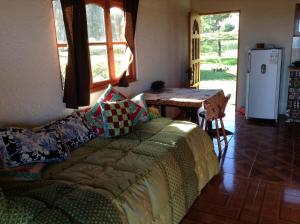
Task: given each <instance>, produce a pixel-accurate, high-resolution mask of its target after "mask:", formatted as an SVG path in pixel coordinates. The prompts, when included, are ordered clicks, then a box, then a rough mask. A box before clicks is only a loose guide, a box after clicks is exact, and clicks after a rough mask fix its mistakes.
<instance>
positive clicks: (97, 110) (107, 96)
mask: <svg viewBox="0 0 300 224" xmlns="http://www.w3.org/2000/svg"><path fill="white" fill-rule="evenodd" d="M125 99H127V97H126V96H124V95H123V94H122V93H120V92H119V91H117V90H116V89H114V88H112V86H111V85H109V86H108V87H107V89H106V90H105V91H104V93H103V94H102V95H101V96H100V97H99V99H98V100H97V103H96V104H95V105H94V106H93V107H92V108H91V114H92V115H93V116H94V118H95V117H96V118H98V119H100V118H99V115H100V114H102V113H101V106H100V102H114V101H121V100H125ZM128 103H129V110H130V114H131V119H132V124H133V125H137V124H139V123H140V122H144V120H145V119H146V115H145V111H144V110H143V108H142V107H141V106H140V105H138V104H136V103H135V102H133V101H131V100H129V101H128ZM90 116H91V115H90Z"/></svg>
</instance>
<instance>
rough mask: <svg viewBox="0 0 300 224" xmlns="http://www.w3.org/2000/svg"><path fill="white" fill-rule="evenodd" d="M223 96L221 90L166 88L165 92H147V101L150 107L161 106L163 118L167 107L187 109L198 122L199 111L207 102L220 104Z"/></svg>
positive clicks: (192, 118)
mask: <svg viewBox="0 0 300 224" xmlns="http://www.w3.org/2000/svg"><path fill="white" fill-rule="evenodd" d="M221 94H223V95H224V93H223V90H221V89H191V88H165V89H164V90H163V91H161V92H159V93H157V92H151V91H147V92H145V100H146V103H147V104H148V105H155V106H160V108H161V113H162V116H165V113H166V111H165V107H166V106H168V107H178V108H185V109H189V110H190V111H191V120H192V121H193V122H195V123H197V121H198V115H197V111H198V109H199V108H200V107H202V105H203V103H204V102H205V101H206V100H209V101H210V103H211V102H218V98H219V96H220V95H221Z"/></svg>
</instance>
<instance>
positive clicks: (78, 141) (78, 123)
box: [51, 113, 96, 151]
mask: <svg viewBox="0 0 300 224" xmlns="http://www.w3.org/2000/svg"><path fill="white" fill-rule="evenodd" d="M51 126H52V127H55V128H56V129H57V130H58V131H59V132H60V133H61V135H62V140H63V142H64V144H66V146H67V147H68V149H69V150H70V151H73V150H74V149H76V148H78V147H79V146H80V145H82V144H84V143H86V142H88V141H90V140H91V139H93V138H95V137H96V133H95V132H94V131H93V130H92V129H91V128H90V127H89V126H88V125H87V124H86V123H85V122H84V121H83V120H82V118H81V117H80V116H78V114H77V113H73V114H72V115H69V116H67V117H65V118H63V119H60V120H57V121H56V122H54V123H53V124H52V125H51Z"/></svg>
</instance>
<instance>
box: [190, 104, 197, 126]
mask: <svg viewBox="0 0 300 224" xmlns="http://www.w3.org/2000/svg"><path fill="white" fill-rule="evenodd" d="M191 122H193V123H196V124H198V125H199V118H198V109H197V108H191Z"/></svg>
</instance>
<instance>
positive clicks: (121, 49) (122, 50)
mask: <svg viewBox="0 0 300 224" xmlns="http://www.w3.org/2000/svg"><path fill="white" fill-rule="evenodd" d="M114 58H115V73H116V75H115V76H116V77H120V76H121V75H122V72H124V71H126V70H127V67H128V62H129V55H128V52H127V54H126V45H125V44H122V45H119V44H118V45H114Z"/></svg>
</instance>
